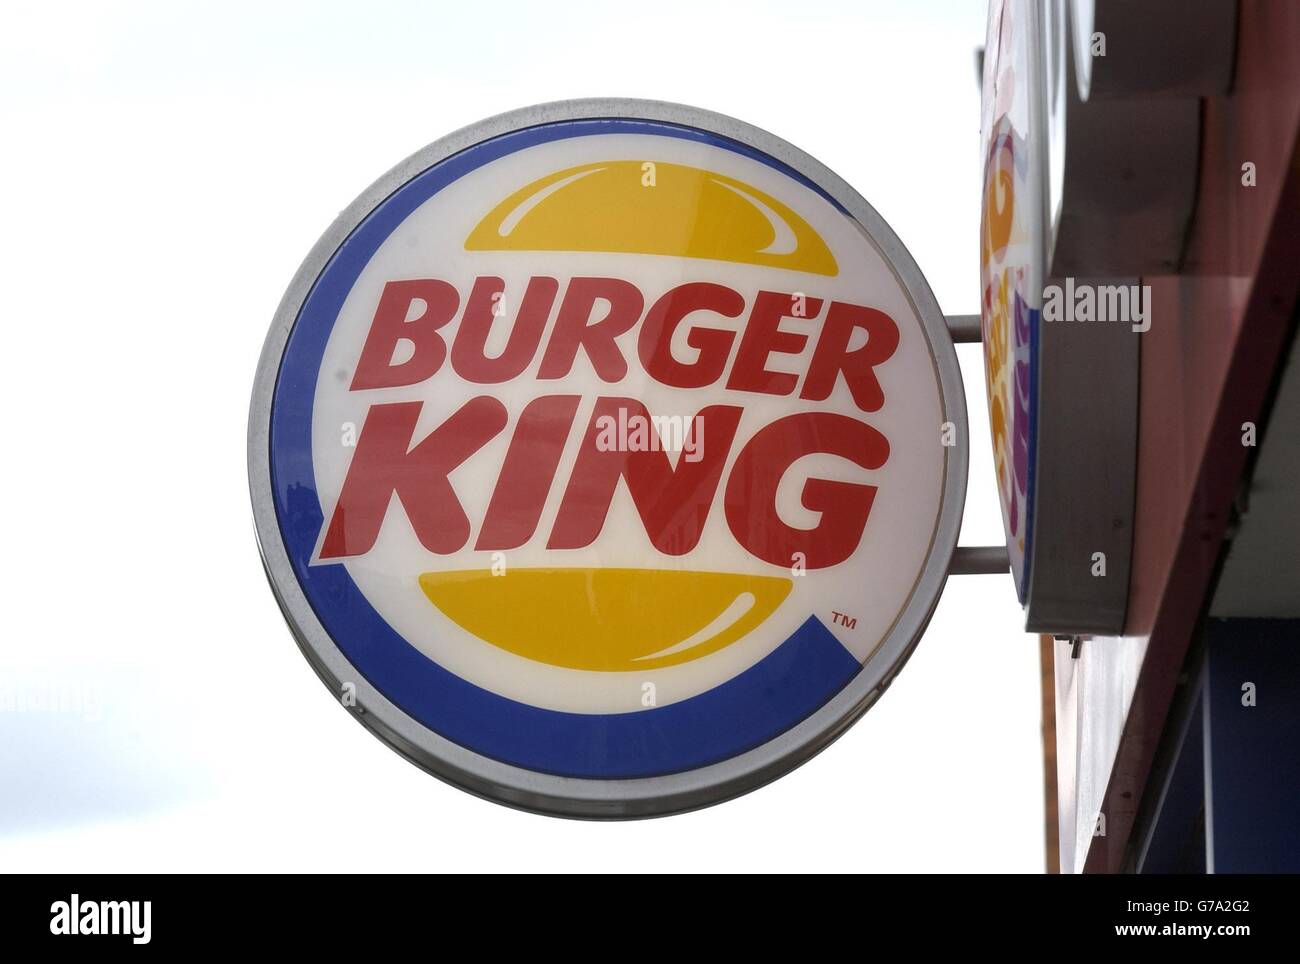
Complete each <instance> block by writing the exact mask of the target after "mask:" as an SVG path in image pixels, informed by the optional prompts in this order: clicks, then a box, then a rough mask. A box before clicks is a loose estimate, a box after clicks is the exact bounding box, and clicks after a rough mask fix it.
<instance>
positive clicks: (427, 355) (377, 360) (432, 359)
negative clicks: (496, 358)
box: [352, 278, 460, 392]
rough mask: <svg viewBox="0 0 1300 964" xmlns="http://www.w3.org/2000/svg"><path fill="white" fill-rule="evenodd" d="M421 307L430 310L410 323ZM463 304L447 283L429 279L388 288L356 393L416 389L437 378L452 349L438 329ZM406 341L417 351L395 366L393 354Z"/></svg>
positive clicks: (382, 296)
mask: <svg viewBox="0 0 1300 964" xmlns="http://www.w3.org/2000/svg"><path fill="white" fill-rule="evenodd" d="M417 301H423V302H424V310H423V311H422V312H420V314H419V315H417V316H416V317H415V318H412V319H411V320H410V321H407V320H406V317H407V315H408V314H410V311H411V306H412V305H413V304H414V303H415V302H417ZM459 304H460V295H458V294H457V293H456V289H455V288H453V287H452V286H451V285H449V284H447V282H445V281H437V280H434V279H432V278H423V279H420V280H417V281H390V282H388V284H386V285H384V290H383V293H382V294H380V296H379V306H378V307H377V308H376V309H375V317H374V320H373V321H371V323H370V333H369V334H368V335H366V344H365V347H364V348H362V349H361V358H360V360H359V361H358V362H357V370H356V373H355V374H354V375H353V376H352V391H354V392H358V391H362V390H364V389H367V388H396V387H397V386H399V385H414V384H415V383H416V382H422V381H424V380H425V379H426V378H428V377H430V376H431V375H433V373H434V372H436V371H437V370H438V369H439V368H440V367H442V363H443V361H444V360H446V358H447V345H446V343H445V342H444V341H443V340H442V336H441V335H439V334H438V329H439V328H441V327H443V326H444V325H445V324H447V322H449V321H451V320H452V318H454V317H455V316H456V308H457V306H458V305H459ZM403 339H406V340H407V341H409V342H411V344H412V345H414V346H415V350H414V352H412V354H411V357H410V358H408V359H407V360H406V361H404V362H401V363H400V364H397V365H394V364H393V352H394V351H395V350H396V348H397V344H398V342H400V341H402V340H403Z"/></svg>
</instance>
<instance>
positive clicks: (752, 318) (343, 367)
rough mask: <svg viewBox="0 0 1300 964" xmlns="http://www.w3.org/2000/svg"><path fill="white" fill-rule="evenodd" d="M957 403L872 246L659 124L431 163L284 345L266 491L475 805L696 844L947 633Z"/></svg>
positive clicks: (920, 308)
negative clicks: (631, 828)
mask: <svg viewBox="0 0 1300 964" xmlns="http://www.w3.org/2000/svg"><path fill="white" fill-rule="evenodd" d="M966 458H967V450H966V436H965V410H964V407H963V401H962V390H961V382H960V373H959V371H958V368H957V363H956V357H955V354H954V352H953V349H952V344H951V340H950V339H949V337H948V334H947V331H946V328H945V327H944V322H943V317H942V315H941V313H940V311H939V309H938V306H937V305H936V303H935V301H934V298H933V296H932V294H931V293H930V291H929V289H928V287H927V286H926V284H925V282H924V280H923V278H922V277H921V274H920V272H919V271H918V270H917V268H916V266H915V264H914V263H913V262H912V260H911V258H910V257H909V256H908V254H907V252H906V251H905V250H904V248H903V247H902V245H901V244H900V243H899V241H898V239H897V238H895V237H894V235H893V233H892V232H891V231H890V230H889V228H888V227H887V226H886V225H885V223H884V222H883V221H882V220H881V219H880V217H879V216H878V215H877V214H876V213H875V212H874V211H873V210H872V209H871V208H870V207H869V206H868V205H867V203H866V202H865V201H863V200H862V198H861V197H859V196H858V195H857V194H856V193H854V192H853V191H852V190H851V189H850V188H849V187H848V186H847V185H846V184H844V182H843V181H841V180H840V179H839V178H837V177H836V176H835V175H833V174H832V173H831V172H830V171H828V170H826V169H825V168H824V167H822V166H821V165H819V164H818V163H816V162H815V161H813V160H812V159H811V158H809V157H807V156H806V155H804V154H802V153H800V152H799V151H797V150H795V149H794V148H793V147H791V146H790V145H788V144H786V143H784V142H782V141H780V140H778V139H776V138H774V137H772V136H771V135H769V134H766V133H764V132H762V131H759V130H757V129H755V128H752V127H749V126H746V125H744V124H741V123H739V122H737V121H734V120H731V119H729V118H724V117H720V116H717V115H714V114H709V113H706V112H703V111H699V110H694V109H690V108H685V107H678V106H672V105H667V104H658V103H653V102H639V101H623V100H594V101H578V102H571V103H561V104H551V105H545V106H542V107H537V108H531V109H528V110H524V111H519V112H516V113H513V114H508V115H505V116H502V117H498V118H494V119H492V120H488V121H485V122H483V123H481V124H478V125H475V126H474V127H471V128H469V129H467V130H463V131H460V132H458V133H456V134H453V135H451V136H450V137H448V138H445V139H444V140H442V141H439V142H437V143H436V144H433V145H432V146H430V147H428V148H426V149H425V150H423V151H421V152H420V153H418V154H416V155H415V156H414V157H412V158H410V159H409V160H407V161H406V162H404V163H403V164H401V165H399V166H398V167H397V168H395V169H394V170H393V171H392V172H390V173H389V174H388V175H386V176H385V177H384V178H383V179H381V180H380V181H379V182H378V183H377V184H375V185H374V186H373V187H372V188H371V189H370V190H368V191H367V192H366V193H365V194H364V195H363V196H362V197H361V198H360V199H358V200H357V202H356V203H354V204H353V205H352V206H351V207H350V208H349V209H348V210H347V211H346V212H344V214H343V215H342V216H341V217H340V218H339V220H338V221H337V222H336V223H335V225H334V226H333V227H332V228H331V229H330V230H329V232H327V233H326V235H325V237H324V238H322V240H321V241H320V242H319V243H318V244H317V246H316V248H315V249H314V250H313V252H312V253H311V255H309V257H308V259H307V261H306V263H305V264H304V265H303V267H302V268H301V269H300V271H299V273H298V275H297V277H296V278H295V279H294V281H293V283H292V285H291V286H290V288H289V291H288V293H287V294H286V296H285V298H284V301H283V303H282V305H281V307H280V310H279V312H278V314H277V316H276V319H275V322H274V324H273V326H272V329H271V333H270V335H269V337H268V340H267V344H266V348H265V350H264V354H263V357H262V362H261V367H260V369H259V371H258V377H257V383H256V387H255V389H254V395H253V405H252V416H251V424H250V432H249V461H250V477H251V486H252V494H253V504H254V510H255V515H256V522H257V530H258V536H259V542H260V546H261V549H262V554H263V559H264V563H265V566H266V569H267V571H268V573H269V575H270V579H271V583H272V586H273V587H274V589H275V592H276V594H277V596H278V598H279V601H280V604H281V607H282V608H283V610H284V612H285V615H286V617H287V619H288V621H289V623H290V625H291V626H292V628H293V630H294V632H295V634H296V636H297V638H298V640H299V643H300V645H301V647H302V649H303V651H304V653H306V655H307V656H308V658H309V659H310V660H311V662H312V663H313V665H314V666H315V668H316V670H317V672H318V673H319V674H320V676H321V677H322V678H323V679H324V680H325V681H326V683H327V684H328V685H329V686H330V687H331V688H332V689H333V690H334V692H335V694H336V695H337V696H338V697H339V698H340V699H341V701H342V702H343V703H344V704H345V705H348V706H349V707H351V708H352V710H353V712H354V713H356V714H357V715H358V717H359V718H360V719H361V720H362V721H363V722H364V723H366V724H367V725H368V726H370V727H371V728H372V729H373V730H374V731H375V732H376V733H377V734H378V735H380V736H381V737H382V738H383V739H384V740H386V741H387V742H389V743H390V744H391V745H393V746H394V747H395V748H396V749H398V750H399V751H400V752H402V753H403V754H405V755H406V756H408V757H409V758H411V759H412V760H413V761H415V762H416V763H418V764H420V765H421V766H423V767H425V768H426V769H428V770H430V771H431V772H433V773H435V774H436V775H438V776H441V777H443V778H445V779H447V780H449V781H451V782H453V783H455V784H457V785H458V786H461V787H463V788H465V789H468V790H470V791H473V792H476V793H480V794H483V795H485V796H488V797H491V798H493V799H495V800H498V801H501V802H504V803H509V804H512V805H516V806H521V807H525V808H529V809H534V810H540V811H544V812H550V813H559V814H566V815H575V816H589V817H601V816H607V817H617V816H640V815H652V814H660V813H668V812H674V811H679V810H684V809H689V808H692V807H698V806H703V805H706V804H709V803H713V802H716V801H718V800H721V799H725V798H727V797H730V796H734V795H736V794H738V793H742V792H744V791H746V790H748V789H752V788H753V787H755V786H758V785H759V784H761V783H763V782H765V781H767V780H770V779H772V778H774V777H776V776H778V775H780V774H781V773H783V772H785V771H787V770H789V769H790V768H792V767H794V766H796V765H797V764H798V763H800V762H802V761H803V760H805V759H807V758H808V757H809V756H811V755H812V754H813V753H815V752H816V751H817V750H819V749H821V748H822V747H823V746H825V745H826V744H827V743H829V742H830V741H831V740H832V739H834V737H835V736H837V735H838V734H839V733H840V732H842V731H843V729H844V728H845V727H846V726H848V725H849V724H850V723H851V722H852V721H853V720H854V719H856V718H857V717H858V716H859V715H860V714H861V713H862V712H863V711H864V710H865V709H866V708H867V707H868V706H869V705H870V704H871V702H872V701H873V700H874V699H875V698H876V697H877V696H878V695H879V694H880V692H881V691H882V690H883V689H884V687H885V686H886V685H887V684H888V682H889V681H890V679H891V678H892V677H893V675H894V674H895V673H896V672H897V671H898V669H899V668H900V667H901V665H902V664H903V662H904V661H905V660H906V658H907V656H908V655H909V653H910V652H911V650H912V648H913V646H914V645H915V643H916V640H917V638H918V637H919V635H920V633H921V631H922V630H923V628H924V626H925V624H926V622H927V621H928V619H929V617H930V614H931V612H932V611H933V608H934V606H935V603H936V601H937V600H938V597H939V594H940V592H941V590H942V587H943V583H944V579H945V577H946V573H947V568H948V563H949V559H950V556H951V553H952V550H953V546H954V544H955V541H956V536H957V530H958V527H959V524H960V519H961V509H962V501H963V495H964V490H965V479H966Z"/></svg>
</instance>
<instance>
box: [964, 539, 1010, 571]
mask: <svg viewBox="0 0 1300 964" xmlns="http://www.w3.org/2000/svg"><path fill="white" fill-rule="evenodd" d="M1010 571H1011V556H1010V555H1008V553H1007V547H1006V546H958V547H957V548H956V549H954V550H953V553H952V562H951V563H949V565H948V575H950V576H989V575H993V574H995V573H999V572H1010Z"/></svg>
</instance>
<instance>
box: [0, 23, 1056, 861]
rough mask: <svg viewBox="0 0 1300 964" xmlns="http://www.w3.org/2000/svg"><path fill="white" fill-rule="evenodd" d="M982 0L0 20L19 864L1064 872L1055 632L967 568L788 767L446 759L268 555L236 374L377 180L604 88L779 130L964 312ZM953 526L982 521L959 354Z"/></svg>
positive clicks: (2, 640) (1, 740)
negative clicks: (524, 793)
mask: <svg viewBox="0 0 1300 964" xmlns="http://www.w3.org/2000/svg"><path fill="white" fill-rule="evenodd" d="M983 8H984V4H982V3H980V2H978V0H952V2H940V0H899V2H896V3H873V2H862V0H858V2H846V3H843V4H831V3H817V2H811V0H804V2H800V3H797V4H795V3H747V4H743V5H741V4H726V5H723V4H717V5H713V4H709V3H705V2H700V0H696V2H692V3H688V4H675V3H668V2H655V3H652V4H644V5H642V4H610V3H607V2H605V3H594V4H565V3H545V4H543V3H531V4H523V3H519V4H516V3H492V2H486V0H485V2H478V3H461V4H455V5H442V4H437V3H427V2H425V3H409V4H406V3H383V2H367V3H364V4H355V5H353V6H351V7H349V6H346V5H342V4H324V3H310V4H308V3H292V4H272V3H267V2H259V3H232V2H228V0H227V2H221V3H211V4H163V3H157V4H152V3H151V4H133V3H127V4H114V5H109V4H95V5H84V6H82V5H72V4H58V5H28V6H27V7H25V8H22V9H18V10H10V11H7V12H6V15H5V19H6V28H5V30H4V31H2V32H0V124H2V125H3V130H4V133H5V149H4V150H3V151H2V152H0V184H3V187H4V202H3V212H4V216H3V230H2V231H0V260H2V261H3V264H4V267H5V274H4V276H5V283H4V286H3V300H4V304H5V308H6V311H5V320H6V334H7V338H8V346H9V351H8V354H7V359H8V363H7V365H6V366H5V368H6V372H5V378H4V379H2V380H0V392H3V400H4V413H5V416H6V422H7V427H8V432H7V434H8V441H9V444H8V446H7V451H6V460H5V465H6V470H7V471H6V472H5V473H3V475H2V476H0V489H2V491H3V495H4V497H5V504H6V506H7V508H8V510H9V512H8V518H7V520H6V525H5V527H4V529H5V532H6V535H7V537H8V543H9V551H8V552H7V553H5V554H4V557H3V561H2V562H0V566H2V567H3V577H4V585H5V598H6V606H5V611H6V614H7V615H8V620H7V626H6V629H5V631H4V633H3V634H0V773H3V774H4V783H5V790H6V792H5V793H4V794H0V867H3V868H4V869H6V870H14V871H18V870H51V871H56V870H63V871H90V870H259V869H268V870H270V869H275V870H292V869H310V870H330V871H349V870H384V869H403V870H440V869H448V870H450V869H459V870H472V869H487V870H495V869H587V870H608V871H618V870H633V871H642V872H644V871H653V870H700V869H735V870H760V869H771V870H776V869H802V870H816V869H836V870H1019V871H1039V870H1041V869H1042V868H1043V843H1042V814H1043V806H1042V763H1041V751H1040V742H1039V741H1040V735H1039V726H1040V718H1039V710H1038V705H1039V690H1038V656H1037V648H1036V642H1035V640H1034V638H1033V637H1031V636H1027V635H1025V634H1024V633H1023V631H1022V618H1021V613H1020V610H1019V607H1018V605H1017V604H1016V601H1015V597H1014V591H1013V588H1012V585H1011V581H1010V578H1009V577H988V576H984V577H965V578H959V579H955V580H953V581H952V582H951V583H950V584H949V588H948V590H947V591H946V593H945V595H944V598H943V600H942V602H941V603H940V606H939V609H938V612H937V614H936V616H935V618H934V620H933V622H932V623H931V625H930V629H929V631H928V633H927V635H926V637H925V639H924V640H923V641H922V643H921V645H920V647H919V648H918V650H917V652H916V655H915V656H914V657H913V658H912V660H911V662H910V663H909V664H908V665H907V667H906V669H905V670H904V672H903V673H902V674H901V676H900V677H899V679H898V681H897V682H896V683H895V684H894V685H893V686H892V687H891V688H890V690H889V692H888V693H887V694H886V696H885V697H884V698H883V699H882V700H881V702H880V703H879V704H878V705H877V706H876V707H875V708H873V709H872V710H871V711H870V712H869V713H868V714H867V715H866V716H865V717H864V718H863V719H862V720H861V721H860V722H859V723H858V724H857V725H856V726H854V727H853V728H852V729H851V730H850V731H849V732H848V734H847V735H846V736H844V737H843V738H842V739H841V740H839V741H838V742H837V743H836V744H835V745H833V746H832V747H831V748H830V749H829V750H827V751H826V752H824V753H822V754H821V755H819V756H818V757H816V758H815V759H814V760H813V761H812V762H810V763H809V764H807V765H806V766H804V767H802V768H800V769H799V770H797V771H795V772H794V773H792V774H790V775H789V776H787V777H785V778H783V779H781V780H779V781H778V782H777V783H775V784H772V785H770V786H768V787H766V788H764V789H762V790H759V791H758V792H756V793H753V794H750V795H749V796H747V797H744V798H742V799H740V800H737V801H733V802H730V803H727V804H724V805H722V806H719V807H715V808H711V809H709V810H706V811H702V812H699V813H694V814H689V815H685V816H680V817H673V818H668V819H661V820H655V821H648V822H645V821H643V822H639V823H633V824H617V825H604V824H600V825H598V824H588V823H578V822H572V821H560V820H555V819H550V818H545V817H539V816H533V815H529V814H523V813H517V812H514V811H510V810H507V809H505V808H503V807H499V806H496V805H493V804H490V803H486V802H483V801H481V800H477V799H474V798H472V797H470V796H468V795H466V794H464V793H461V792H460V791H457V790H454V789H452V788H450V787H447V786H445V785H443V784H441V783H439V782H437V781H436V780H434V779H433V778H431V777H429V776H427V775H425V774H424V773H423V772H421V771H419V770H418V769H416V768H415V767H414V766H412V765H411V764H409V763H407V762H406V761H404V760H402V759H401V758H399V757H398V756H397V755H396V754H394V753H392V752H390V751H389V750H388V749H386V748H385V747H384V746H383V745H382V744H381V743H380V742H379V741H378V740H376V739H375V738H374V737H373V736H371V735H370V734H369V733H367V732H366V731H365V730H364V729H363V728H361V727H360V726H358V725H357V724H356V723H355V722H354V721H353V720H351V719H349V716H348V713H347V712H346V711H345V710H343V709H342V708H341V707H340V706H339V705H338V702H337V701H336V700H334V699H333V698H332V697H331V695H330V694H329V693H328V692H327V691H326V690H325V689H324V687H322V686H321V684H320V683H319V682H318V680H317V679H316V678H315V676H314V674H313V673H312V672H311V670H310V669H309V667H308V665H307V663H306V662H305V660H304V659H303V658H302V656H301V655H300V654H299V652H298V650H297V648H296V646H295V645H294V643H293V641H292V639H291V637H290V634H289V631H288V629H287V628H286V626H285V624H284V621H283V619H282V618H281V616H280V613H279V610H278V609H277V607H276V604H275V602H274V600H273V599H272V596H271V592H270V590H269V589H268V587H267V585H266V582H265V579H264V577H263V574H262V571H261V565H260V562H259V560H258V556H257V549H256V544H255V541H254V537H253V527H252V522H251V511H250V508H249V504H248V496H247V483H246V470H245V457H244V449H245V431H246V418H247V410H248V398H249V392H250V390H251V387H252V378H253V372H254V369H255V367H256V364H257V360H258V355H259V352H260V350H261V345H262V340H263V338H264V337H265V334H266V330H267V327H268V325H269V323H270V320H271V316H272V314H273V312H274V310H275V307H276V304H277V302H278V301H279V298H280V296H281V294H282V293H283V290H284V288H285V287H286V285H287V284H288V282H289V280H290V278H291V277H292V275H293V273H294V271H295V270H296V268H297V267H298V264H299V263H300V261H301V260H302V259H303V257H304V256H305V255H306V253H307V251H308V249H309V248H310V247H311V245H312V244H313V243H314V242H315V240H316V239H317V237H318V236H319V235H320V233H321V232H322V231H323V230H324V229H325V228H326V227H327V226H328V225H329V223H330V222H331V220H332V219H333V218H334V217H335V215H336V214H337V213H338V212H339V211H340V210H341V209H342V208H343V207H345V206H346V205H347V204H348V203H350V202H351V200H352V199H353V198H354V197H355V196H356V195H357V194H359V193H360V192H361V191H362V190H363V189H364V188H365V187H366V186H367V185H369V184H370V183H371V182H372V181H373V180H374V179H375V178H377V177H378V176H379V175H381V174H382V173H384V172H385V171H386V170H388V169H389V168H390V167H392V166H393V165H394V164H395V163H396V162H397V161H399V160H401V159H402V158H403V157H405V156H406V155H408V154H410V153H411V152H413V151H414V150H416V149H418V148H419V147H421V146H423V145H424V144H426V143H428V142H430V141H433V140H436V139H437V138H439V137H441V136H442V135H444V134H446V133H448V132H450V131H452V130H454V129H456V128H459V127H461V126H464V125H466V124H469V123H472V122H473V121H476V120H478V119H481V118H483V117H486V116H489V115H492V114H496V113H499V112H502V111H505V110H509V109H512V108H515V107H520V106H524V105H527V104H530V103H536V102H540V101H547V100H558V99H563V98H569V97H586V96H598V95H615V96H630V97H646V98H653V99H659V100H670V101H679V102H683V103H688V104H693V105H696V106H700V107H705V108H708V109H710V110H714V111H718V112H721V113H725V114H731V115H734V116H736V117H739V118H741V119H743V120H745V121H749V122H751V123H753V124H756V125H758V126H760V127H763V128H766V129H768V130H770V131H772V132H773V133H775V134H777V135H779V136H781V137H783V138H785V139H787V140H789V141H792V142H793V143H794V144H796V145H798V146H799V147H801V148H803V149H804V150H806V151H808V152H809V153H811V154H813V155H814V156H815V157H817V158H818V159H819V160H821V161H822V162H823V163H825V164H827V165H828V166H829V167H831V168H832V169H833V170H835V171H836V172H837V173H838V174H840V175H841V176H843V177H844V178H845V179H846V180H848V182H849V183H851V184H852V185H854V186H855V187H856V188H857V189H858V190H859V191H860V192H861V193H862V194H863V195H864V196H865V197H866V198H867V199H868V200H869V201H870V202H871V203H872V204H873V205H874V206H875V208H876V209H877V210H878V211H879V212H880V213H881V214H882V215H883V216H884V217H885V219H886V220H887V221H889V223H890V224H891V225H892V227H893V228H894V230H895V231H896V232H897V234H898V235H899V236H900V237H901V238H902V240H903V242H904V243H905V244H906V245H907V246H908V247H909V249H910V250H911V252H912V254H913V256H914V258H915V259H916V261H917V262H918V264H919V265H920V267H921V269H922V271H923V272H924V273H925V274H926V276H927V277H928V279H929V281H930V284H931V286H932V287H933V288H934V290H935V293H936V295H937V296H938V299H939V302H940V304H941V305H942V306H943V308H944V309H945V311H947V312H949V313H970V312H974V311H976V310H977V308H978V286H979V280H978V278H979V271H978V268H979V266H978V248H977V232H978V222H979V190H980V171H979V92H978V84H977V82H976V76H975V66H974V55H975V49H976V47H978V46H979V45H980V44H982V42H983V36H984V16H985V11H984V9H983ZM959 353H960V356H961V361H962V366H963V372H964V376H965V379H966V384H967V398H968V405H969V407H970V412H971V415H972V425H971V433H972V464H971V473H972V476H971V485H970V492H969V496H968V501H967V515H966V521H965V525H964V528H963V542H965V543H979V544H984V543H992V542H998V541H1001V537H1002V535H1001V521H1000V518H999V514H998V507H997V498H996V494H995V485H994V477H993V470H992V467H991V458H990V454H989V450H988V449H989V446H988V428H987V422H986V418H985V408H984V399H983V391H982V367H981V362H980V356H979V352H978V349H973V348H971V347H969V346H965V347H962V348H961V349H960V350H959Z"/></svg>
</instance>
